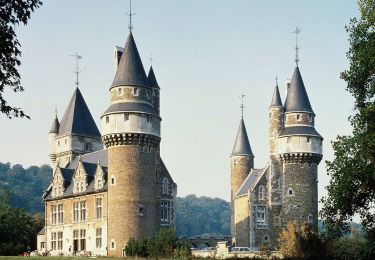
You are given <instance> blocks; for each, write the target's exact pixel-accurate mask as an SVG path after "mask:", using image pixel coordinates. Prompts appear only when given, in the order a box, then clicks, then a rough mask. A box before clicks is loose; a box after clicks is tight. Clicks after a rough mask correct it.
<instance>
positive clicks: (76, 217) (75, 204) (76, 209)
mask: <svg viewBox="0 0 375 260" xmlns="http://www.w3.org/2000/svg"><path fill="white" fill-rule="evenodd" d="M78 221H79V202H73V222H78Z"/></svg>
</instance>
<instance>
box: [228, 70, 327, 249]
mask: <svg viewBox="0 0 375 260" xmlns="http://www.w3.org/2000/svg"><path fill="white" fill-rule="evenodd" d="M268 133H269V134H268V146H269V158H268V163H267V164H266V165H265V166H264V167H263V168H261V169H255V168H254V154H253V151H252V149H251V146H250V142H249V139H248V135H247V132H246V128H245V123H244V120H243V119H241V121H240V126H239V129H238V133H237V137H236V141H235V144H234V147H233V151H232V154H231V157H230V161H231V200H232V201H231V202H232V220H231V221H232V223H231V224H232V226H231V227H232V228H231V230H232V240H233V243H234V244H235V245H236V246H247V247H250V248H252V249H254V250H257V249H259V248H260V246H261V245H262V244H263V243H269V244H270V245H271V247H272V248H275V246H276V245H277V238H278V236H279V233H280V231H281V229H282V228H283V227H285V226H286V224H287V223H288V222H290V221H297V223H298V224H299V225H302V224H303V223H306V222H307V223H311V224H312V226H313V227H314V228H315V229H316V230H317V229H318V181H317V178H318V176H317V174H318V165H319V163H320V161H321V159H322V141H323V138H322V136H321V135H320V134H319V133H318V132H317V131H316V130H315V113H314V111H313V109H312V107H311V105H310V101H309V98H308V95H307V92H306V89H305V85H304V83H303V80H302V76H301V73H300V69H299V67H298V66H297V67H296V68H295V70H294V73H293V77H292V80H291V82H290V83H288V84H287V95H286V100H285V103H284V105H283V104H282V101H281V98H280V93H279V88H278V86H277V85H276V87H275V91H274V93H273V97H272V102H271V106H270V107H269V128H268Z"/></svg>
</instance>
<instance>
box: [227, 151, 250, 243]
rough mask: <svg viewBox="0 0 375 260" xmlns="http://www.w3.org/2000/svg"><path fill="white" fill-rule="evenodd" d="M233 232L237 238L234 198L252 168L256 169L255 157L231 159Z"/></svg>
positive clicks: (233, 157)
mask: <svg viewBox="0 0 375 260" xmlns="http://www.w3.org/2000/svg"><path fill="white" fill-rule="evenodd" d="M230 161H231V178H230V179H231V207H232V210H231V232H232V237H236V228H235V220H234V219H235V216H234V214H235V209H234V204H235V202H234V198H235V196H236V193H237V192H238V190H239V188H240V187H241V185H242V184H243V182H244V181H245V179H246V177H247V176H248V175H249V173H250V171H251V169H252V168H254V157H250V156H232V157H231V159H230Z"/></svg>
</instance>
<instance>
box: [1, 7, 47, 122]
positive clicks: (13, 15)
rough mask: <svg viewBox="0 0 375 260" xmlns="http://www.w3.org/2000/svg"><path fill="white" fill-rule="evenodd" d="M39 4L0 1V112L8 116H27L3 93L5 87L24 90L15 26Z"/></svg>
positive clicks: (26, 18) (24, 20) (24, 21)
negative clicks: (9, 101)
mask: <svg viewBox="0 0 375 260" xmlns="http://www.w3.org/2000/svg"><path fill="white" fill-rule="evenodd" d="M41 4H42V2H41V1H40V0H2V1H0V46H1V47H0V112H2V113H4V114H5V115H6V116H7V117H9V118H12V117H27V118H29V116H27V115H26V114H25V113H24V111H23V110H22V109H21V108H18V107H13V106H11V105H9V104H8V102H7V101H6V100H5V98H4V96H3V94H4V92H5V90H6V89H7V88H9V89H10V90H12V91H14V92H22V91H23V90H24V89H23V87H22V85H21V76H20V74H19V72H18V66H20V65H21V61H20V57H21V51H20V49H19V48H20V47H21V44H20V42H19V41H18V39H17V35H16V32H15V27H16V26H18V25H19V24H24V25H26V24H27V21H28V20H29V19H30V15H31V13H32V12H33V11H34V10H35V9H36V8H38V7H39V6H40V5H41Z"/></svg>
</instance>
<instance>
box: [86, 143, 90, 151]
mask: <svg viewBox="0 0 375 260" xmlns="http://www.w3.org/2000/svg"><path fill="white" fill-rule="evenodd" d="M85 150H86V152H89V151H91V143H85Z"/></svg>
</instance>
